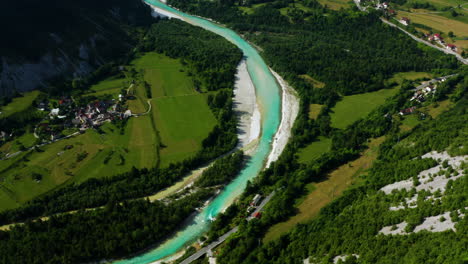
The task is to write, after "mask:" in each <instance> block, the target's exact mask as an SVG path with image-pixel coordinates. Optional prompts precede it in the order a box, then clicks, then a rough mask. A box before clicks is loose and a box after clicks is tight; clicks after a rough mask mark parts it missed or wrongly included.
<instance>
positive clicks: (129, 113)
mask: <svg viewBox="0 0 468 264" xmlns="http://www.w3.org/2000/svg"><path fill="white" fill-rule="evenodd" d="M131 116H132V111H130V110H127V111H125V113H124V118H129V117H131Z"/></svg>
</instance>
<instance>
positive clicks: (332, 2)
mask: <svg viewBox="0 0 468 264" xmlns="http://www.w3.org/2000/svg"><path fill="white" fill-rule="evenodd" d="M318 2H319V3H320V4H321V5H323V6H327V7H328V8H330V9H333V10H340V9H341V8H349V7H351V6H353V5H354V4H353V2H352V1H348V0H318Z"/></svg>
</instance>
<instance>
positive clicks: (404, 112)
mask: <svg viewBox="0 0 468 264" xmlns="http://www.w3.org/2000/svg"><path fill="white" fill-rule="evenodd" d="M415 110H416V107H415V106H413V107H410V108H406V109H403V110H401V111H400V115H401V116H404V115H410V114H412V113H414V111H415Z"/></svg>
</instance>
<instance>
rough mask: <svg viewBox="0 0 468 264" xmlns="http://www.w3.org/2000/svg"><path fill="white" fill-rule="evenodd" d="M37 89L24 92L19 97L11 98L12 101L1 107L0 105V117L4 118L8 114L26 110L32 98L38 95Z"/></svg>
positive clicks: (32, 100)
mask: <svg viewBox="0 0 468 264" xmlns="http://www.w3.org/2000/svg"><path fill="white" fill-rule="evenodd" d="M39 94H40V92H39V91H32V92H27V93H24V94H23V96H21V97H16V98H13V101H12V102H11V103H9V104H7V105H5V106H3V107H0V112H1V114H0V118H6V117H9V116H10V115H12V114H14V113H17V112H21V111H23V110H26V109H27V108H28V107H30V106H31V104H32V103H33V102H34V100H35V99H36V98H37V96H39Z"/></svg>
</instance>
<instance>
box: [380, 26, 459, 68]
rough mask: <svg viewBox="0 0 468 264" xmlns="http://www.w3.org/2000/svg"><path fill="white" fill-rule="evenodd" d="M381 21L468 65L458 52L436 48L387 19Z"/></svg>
mask: <svg viewBox="0 0 468 264" xmlns="http://www.w3.org/2000/svg"><path fill="white" fill-rule="evenodd" d="M380 20H382V22H384V23H385V24H387V25H389V26H391V27H396V28H398V29H399V30H401V31H403V32H404V33H405V34H406V35H408V36H410V37H411V38H412V39H414V40H416V41H417V42H419V43H423V44H425V45H427V46H430V47H433V48H434V49H438V50H440V51H442V52H443V53H445V54H449V55H453V56H455V57H456V58H457V59H458V60H459V61H460V62H462V63H463V64H468V59H465V58H463V57H462V56H461V55H460V54H458V53H456V52H454V51H451V50H448V49H445V48H441V47H439V46H436V45H434V44H432V43H429V42H428V41H425V40H422V39H420V38H418V37H416V36H415V35H413V34H411V33H409V32H408V31H406V30H404V29H402V28H401V27H399V26H397V25H395V24H393V23H392V22H390V21H388V20H386V19H384V18H380Z"/></svg>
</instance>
